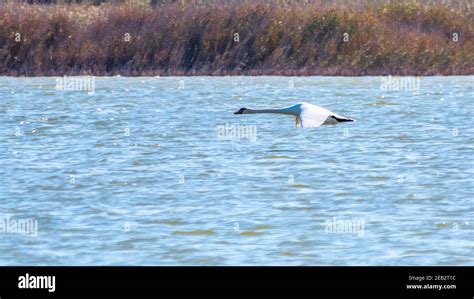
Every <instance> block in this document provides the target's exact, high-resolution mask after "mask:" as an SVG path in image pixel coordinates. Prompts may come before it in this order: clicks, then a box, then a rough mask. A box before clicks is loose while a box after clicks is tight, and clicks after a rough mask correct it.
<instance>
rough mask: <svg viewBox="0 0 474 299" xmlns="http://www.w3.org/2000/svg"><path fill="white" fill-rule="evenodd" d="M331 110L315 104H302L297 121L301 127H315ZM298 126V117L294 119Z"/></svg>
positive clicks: (324, 119) (321, 122) (320, 123)
mask: <svg viewBox="0 0 474 299" xmlns="http://www.w3.org/2000/svg"><path fill="white" fill-rule="evenodd" d="M329 115H331V112H330V111H328V110H326V109H324V108H322V107H319V106H315V105H302V106H301V113H300V117H299V122H300V126H301V128H315V127H319V126H320V125H322V124H323V123H324V122H325V121H326V119H327V118H328V116H329ZM296 123H297V126H298V119H297V120H296Z"/></svg>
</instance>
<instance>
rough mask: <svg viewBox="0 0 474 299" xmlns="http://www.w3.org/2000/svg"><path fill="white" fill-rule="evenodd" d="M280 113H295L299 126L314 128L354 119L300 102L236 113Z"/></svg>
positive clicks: (243, 110) (242, 110)
mask: <svg viewBox="0 0 474 299" xmlns="http://www.w3.org/2000/svg"><path fill="white" fill-rule="evenodd" d="M257 113H278V114H287V115H294V116H295V117H296V127H297V128H314V127H319V126H321V125H336V124H338V123H341V122H347V121H354V120H353V119H351V118H348V117H344V116H340V115H338V114H336V113H334V112H331V111H329V110H327V109H325V108H323V107H319V106H316V105H313V104H309V103H305V102H300V103H297V104H295V105H293V106H290V107H287V108H281V109H261V110H255V109H249V108H240V109H239V110H238V111H236V112H234V114H257Z"/></svg>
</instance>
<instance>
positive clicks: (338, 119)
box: [331, 115, 354, 123]
mask: <svg viewBox="0 0 474 299" xmlns="http://www.w3.org/2000/svg"><path fill="white" fill-rule="evenodd" d="M331 117H332V118H334V119H335V120H337V122H340V123H342V122H346V121H354V120H353V119H352V118H349V117H344V116H340V115H337V116H336V115H331Z"/></svg>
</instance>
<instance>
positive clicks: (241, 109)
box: [234, 108, 247, 114]
mask: <svg viewBox="0 0 474 299" xmlns="http://www.w3.org/2000/svg"><path fill="white" fill-rule="evenodd" d="M245 110H247V108H240V109H239V111H237V112H234V114H244V111H245Z"/></svg>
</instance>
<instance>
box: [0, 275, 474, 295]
mask: <svg viewBox="0 0 474 299" xmlns="http://www.w3.org/2000/svg"><path fill="white" fill-rule="evenodd" d="M26 273H28V275H29V278H30V279H31V277H32V276H55V291H54V292H48V289H47V288H43V289H20V288H19V277H20V276H24V277H25V276H26ZM473 273H474V268H473V267H0V282H1V283H0V298H1V299H8V298H20V297H21V298H25V297H30V296H33V295H34V296H42V297H50V298H79V297H82V298H85V297H87V298H90V297H94V296H96V297H101V298H104V297H117V296H126V297H130V298H145V297H150V298H151V297H154V298H159V297H162V296H163V295H164V294H167V295H173V296H186V297H191V296H192V297H193V298H194V297H196V296H205V297H223V296H226V295H234V296H239V297H243V296H245V297H248V296H258V297H262V296H265V297H266V296H270V297H274V296H276V295H284V296H287V297H291V298H295V297H298V298H301V297H308V298H316V297H318V298H320V297H321V296H322V295H324V296H325V297H329V298H338V297H341V298H357V297H360V298H367V297H370V298H372V297H373V298H375V297H377V298H421V297H429V298H473V295H474V284H473V282H474V275H473ZM410 277H411V278H410ZM423 277H424V279H422V278H423ZM429 277H431V280H430V281H428V280H427V279H429ZM414 278H417V279H422V280H421V282H420V281H417V280H414ZM426 284H430V285H442V286H444V285H447V286H448V287H451V289H441V290H438V289H418V290H414V289H410V290H408V289H407V285H422V286H423V285H426ZM453 285H455V289H452V286H453Z"/></svg>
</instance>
